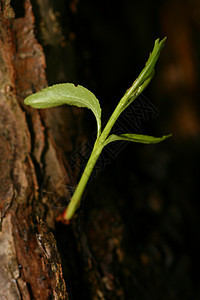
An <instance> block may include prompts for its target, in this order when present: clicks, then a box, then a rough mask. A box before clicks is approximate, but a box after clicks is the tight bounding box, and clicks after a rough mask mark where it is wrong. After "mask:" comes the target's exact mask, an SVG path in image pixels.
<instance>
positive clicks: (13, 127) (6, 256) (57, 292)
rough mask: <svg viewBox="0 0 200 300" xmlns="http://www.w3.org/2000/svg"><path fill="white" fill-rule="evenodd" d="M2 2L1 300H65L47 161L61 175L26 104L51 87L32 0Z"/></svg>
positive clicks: (41, 127) (41, 126)
mask: <svg viewBox="0 0 200 300" xmlns="http://www.w3.org/2000/svg"><path fill="white" fill-rule="evenodd" d="M18 5H19V6H20V5H21V6H22V5H23V10H22V11H23V15H19V16H18V15H17V13H18V12H17V11H16V12H15V11H14V10H13V8H12V7H11V5H10V1H9V0H8V1H0V107H1V108H0V161H1V164H0V182H1V184H0V208H1V232H0V257H1V259H0V298H1V299H9V300H11V299H66V295H67V294H66V289H65V283H64V280H63V275H62V269H61V261H60V256H59V254H58V251H57V246H56V242H55V239H54V237H53V234H52V233H51V232H50V231H49V230H48V228H47V226H46V225H45V224H44V223H43V222H42V218H43V217H44V213H45V208H44V204H42V203H40V202H39V201H40V200H41V196H40V194H39V192H38V188H39V184H40V183H39V182H40V179H41V177H42V176H43V175H44V172H45V161H46V159H51V161H52V162H54V163H55V165H56V166H57V169H58V172H60V173H61V172H62V170H61V166H60V163H59V162H58V158H57V156H56V153H55V151H54V148H53V145H52V143H51V141H50V139H49V136H48V134H47V132H46V130H45V127H44V124H43V119H42V117H41V115H40V113H39V112H38V111H36V110H32V109H29V108H27V107H25V106H24V104H23V99H24V98H25V97H26V96H27V95H29V94H31V93H32V92H33V91H35V90H40V89H41V88H44V87H45V86H46V84H47V81H46V75H45V59H44V54H43V50H42V47H41V46H40V45H39V44H38V42H37V40H36V39H35V36H34V16H33V13H32V6H31V3H30V1H29V0H26V1H24V2H21V4H20V3H19V4H18Z"/></svg>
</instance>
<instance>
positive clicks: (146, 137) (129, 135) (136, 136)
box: [104, 133, 172, 146]
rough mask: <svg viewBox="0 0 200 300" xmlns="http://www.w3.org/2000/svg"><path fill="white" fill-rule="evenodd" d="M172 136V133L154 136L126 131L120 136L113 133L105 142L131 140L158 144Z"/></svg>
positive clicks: (105, 143)
mask: <svg viewBox="0 0 200 300" xmlns="http://www.w3.org/2000/svg"><path fill="white" fill-rule="evenodd" d="M171 136H172V134H168V135H163V136H162V137H154V136H149V135H142V134H132V133H125V134H121V135H119V136H118V135H115V134H111V135H110V136H109V137H108V138H107V140H106V141H105V142H104V146H106V145H107V144H109V143H111V142H115V141H129V142H135V143H142V144H156V143H160V142H162V141H164V140H165V139H167V138H169V137H171Z"/></svg>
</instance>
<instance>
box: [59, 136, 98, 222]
mask: <svg viewBox="0 0 200 300" xmlns="http://www.w3.org/2000/svg"><path fill="white" fill-rule="evenodd" d="M102 150H103V145H102V144H100V143H99V140H97V141H96V143H95V145H94V148H93V151H92V153H91V155H90V158H89V160H88V162H87V165H86V167H85V170H84V172H83V174H82V176H81V179H80V181H79V183H78V185H77V187H76V190H75V192H74V194H73V196H72V198H71V200H70V203H69V205H68V207H67V209H66V210H65V212H64V215H63V217H64V219H65V220H66V221H69V220H70V219H71V218H72V217H73V215H74V213H75V211H76V210H77V208H78V207H79V204H80V200H81V197H82V195H83V192H84V190H85V187H86V185H87V183H88V180H89V178H90V175H91V173H92V170H93V169H94V166H95V164H96V162H97V160H98V158H99V156H100V154H101V151H102Z"/></svg>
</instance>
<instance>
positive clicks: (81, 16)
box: [34, 0, 200, 300]
mask: <svg viewBox="0 0 200 300" xmlns="http://www.w3.org/2000/svg"><path fill="white" fill-rule="evenodd" d="M39 2H40V1H38V2H37V1H36V3H35V5H34V9H35V15H36V21H37V24H40V17H41V16H40V15H39V13H38V12H39V4H38V3H39ZM51 4H52V7H53V11H54V12H56V14H55V15H56V17H55V18H54V21H55V20H57V21H58V23H59V24H60V27H59V26H58V27H56V29H55V30H54V31H53V30H52V29H51V28H50V29H49V30H48V28H49V27H48V26H47V25H45V24H43V27H42V26H40V29H38V28H39V25H38V28H37V27H36V34H37V36H38V38H39V40H40V42H41V43H42V45H43V47H44V50H45V55H46V59H47V76H48V80H49V84H54V83H57V82H74V83H78V84H81V85H83V86H85V87H87V88H88V89H90V90H91V91H92V92H93V93H94V94H95V95H96V96H97V98H98V99H99V100H100V104H101V107H102V109H103V120H104V122H105V121H106V120H107V119H108V117H109V115H110V114H111V112H112V111H113V109H114V108H115V106H116V104H117V103H118V101H119V99H120V98H121V97H122V96H123V94H124V92H125V91H126V89H127V88H129V86H130V85H131V84H132V82H133V81H134V80H135V79H136V77H137V75H138V74H139V72H140V71H141V70H142V68H143V66H144V64H145V62H146V60H147V58H148V56H149V53H150V51H151V50H152V49H153V45H154V41H155V39H157V38H164V37H165V36H167V41H166V45H165V48H164V49H163V51H162V52H161V56H160V59H159V61H158V64H157V66H156V74H155V77H154V79H153V81H152V82H151V84H150V86H149V87H148V88H147V90H145V92H144V97H140V99H139V100H138V101H137V102H136V104H135V106H134V104H132V105H133V108H132V110H131V112H129V115H126V112H124V115H123V116H122V117H121V119H120V120H119V122H120V123H119V124H120V125H118V127H115V130H116V131H117V130H121V131H123V130H122V129H123V124H124V123H126V127H128V128H127V129H129V130H130V132H135V131H136V132H141V133H144V134H150V135H155V136H161V135H163V134H168V133H172V134H173V137H172V138H170V139H169V140H166V141H164V142H163V143H161V144H158V145H149V146H147V145H138V144H131V143H129V144H128V145H127V144H123V149H121V150H120V149H119V144H118V143H116V144H113V145H112V147H111V150H112V152H111V154H108V152H106V151H105V152H104V153H103V155H104V156H103V159H101V164H99V165H98V170H97V171H98V172H96V173H98V174H96V173H95V174H94V175H93V178H92V181H91V182H90V185H89V187H88V193H87V199H85V201H84V203H83V205H82V211H83V212H85V211H90V210H92V209H94V208H95V209H96V210H97V216H98V212H99V214H100V213H101V211H102V210H105V208H106V209H107V210H108V211H109V212H110V211H111V212H112V213H113V214H115V213H116V215H117V214H119V212H120V214H119V216H120V222H121V224H123V231H122V236H123V238H122V241H121V251H122V253H123V254H122V256H123V260H122V261H123V262H122V263H121V265H120V266H119V264H117V267H116V268H118V269H117V270H116V273H117V274H118V278H119V281H120V284H121V286H123V289H124V291H125V299H127V300H130V299H192V300H195V299H200V288H199V284H200V276H199V268H200V259H199V252H200V247H199V230H200V222H199V216H200V204H199V167H200V159H199V150H200V141H199V132H200V117H199V111H200V105H199V100H200V93H199V88H198V82H199V79H200V78H199V70H200V68H199V62H200V51H199V49H200V42H199V41H200V21H199V20H200V4H199V1H197V0H196V1H195V0H192V1H189V0H188V1H184V0H182V1H181V0H173V1H163V0H162V1H159V2H157V1H147V0H146V1H131V0H125V1H118V2H117V1H92V0H90V1H89V0H85V1H78V0H77V1H76V0H74V1H62V0H57V1H53V0H52V1H51ZM49 16H50V13H49V15H48V11H47V16H46V18H47V19H46V21H47V24H48V18H50V17H49ZM50 20H51V19H50ZM49 24H50V23H49ZM52 24H53V21H52ZM40 25H41V24H40ZM41 28H42V29H41ZM53 32H54V33H53ZM142 101H146V102H145V103H146V104H145V105H146V106H145V107H142V106H141V105H142V104H141V103H142ZM134 107H135V108H134ZM78 112H79V110H77V116H79V113H78ZM131 115H132V117H131ZM81 118H82V119H81V120H82V121H81V126H80V128H79V129H77V131H75V133H74V140H75V142H74V145H75V146H74V147H75V148H74V150H73V151H74V153H75V152H76V149H78V147H79V146H80V145H79V144H77V142H76V141H79V142H84V143H86V144H87V141H88V140H89V139H90V137H91V135H92V134H93V133H94V132H95V130H96V129H95V127H96V124H95V119H94V118H93V116H92V114H91V113H90V112H88V111H85V110H84V113H83V116H82V117H81ZM133 120H134V122H133ZM63 138H64V136H63ZM80 144H81V143H80ZM73 151H72V152H70V151H69V149H68V148H67V147H66V149H65V154H66V157H67V158H68V157H69V156H71V155H73ZM95 175H96V176H95ZM88 222H89V221H88ZM88 224H89V223H88ZM88 226H89V225H88ZM61 229H62V228H61V227H58V228H57V230H58V231H59V230H60V231H61ZM62 234H64V230H63V233H62ZM57 235H58V239H59V234H57ZM62 238H63V236H62ZM97 240H98V239H97ZM58 244H59V242H58ZM61 245H62V243H61ZM61 248H62V247H61ZM119 255H120V254H119ZM97 256H98V253H97ZM64 274H65V276H66V279H69V280H68V282H70V278H68V277H67V276H68V275H69V274H67V273H65V271H64ZM77 280H78V279H77ZM73 284H74V283H71V285H72V286H73ZM74 285H75V284H74ZM79 288H80V290H81V286H79ZM82 289H84V286H82ZM74 299H79V298H78V297H77V298H76V297H75V298H74Z"/></svg>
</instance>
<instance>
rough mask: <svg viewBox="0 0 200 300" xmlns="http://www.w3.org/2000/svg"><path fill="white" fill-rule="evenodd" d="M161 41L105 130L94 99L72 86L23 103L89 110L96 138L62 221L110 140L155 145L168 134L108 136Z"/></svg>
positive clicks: (144, 81) (151, 67) (144, 80)
mask: <svg viewBox="0 0 200 300" xmlns="http://www.w3.org/2000/svg"><path fill="white" fill-rule="evenodd" d="M165 39H166V38H164V39H163V40H161V41H160V40H159V39H157V40H156V41H155V44H154V48H153V51H152V53H151V54H150V56H149V59H148V61H147V62H146V65H145V67H144V69H143V70H142V72H141V73H140V74H139V76H138V78H137V79H136V80H135V81H134V82H133V84H132V86H131V87H130V88H129V89H128V90H127V91H126V92H125V94H124V96H123V97H122V99H121V100H120V101H119V103H118V105H117V107H116V108H115V110H114V112H113V114H112V115H111V117H110V119H109V120H108V122H107V124H106V126H105V128H104V129H103V131H101V107H100V104H99V101H98V99H97V98H96V97H95V95H94V94H93V93H92V92H91V91H89V90H88V89H86V88H84V87H82V86H80V85H78V86H75V85H74V84H72V83H62V84H55V85H53V86H51V87H47V88H45V89H43V90H41V91H40V92H37V93H35V94H32V95H30V96H28V97H27V98H26V99H25V100H24V102H25V104H27V105H30V106H32V107H34V108H48V107H54V106H59V105H64V104H68V105H75V106H78V107H86V108H89V109H91V110H92V112H93V113H94V115H95V117H96V121H97V138H96V141H95V144H94V147H93V150H92V153H91V155H90V158H89V160H88V162H87V165H86V167H85V170H84V172H83V174H82V176H81V179H80V181H79V183H78V185H77V187H76V190H75V192H74V194H73V196H72V198H71V200H70V202H69V205H68V207H67V208H66V210H65V211H64V213H63V221H65V222H67V223H68V222H69V220H70V219H71V218H72V217H73V215H74V213H75V212H76V210H77V208H78V207H79V205H80V200H81V197H82V195H83V192H84V190H85V187H86V185H87V182H88V179H89V177H90V175H91V173H92V170H93V169H94V166H95V164H96V162H97V160H98V158H99V156H100V154H101V152H102V150H103V148H104V147H105V146H106V145H108V144H109V143H111V142H114V141H120V140H121V141H131V142H136V143H143V144H155V143H159V142H162V141H164V140H165V139H166V138H168V137H170V136H171V134H169V135H164V136H162V137H153V136H147V135H140V134H133V133H124V134H121V135H115V134H111V135H109V134H110V131H111V129H112V127H113V125H114V124H115V122H116V121H117V119H118V117H119V116H120V114H121V113H122V112H123V111H124V110H125V109H126V108H127V107H128V106H129V105H130V104H131V103H132V102H133V101H134V100H135V99H136V98H137V97H138V96H139V95H140V94H141V93H142V92H143V91H144V89H145V88H146V87H147V86H148V84H149V83H150V81H151V79H152V78H153V76H154V72H155V65H156V62H157V60H158V58H159V55H160V51H161V49H162V48H163V47H164V43H165Z"/></svg>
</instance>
